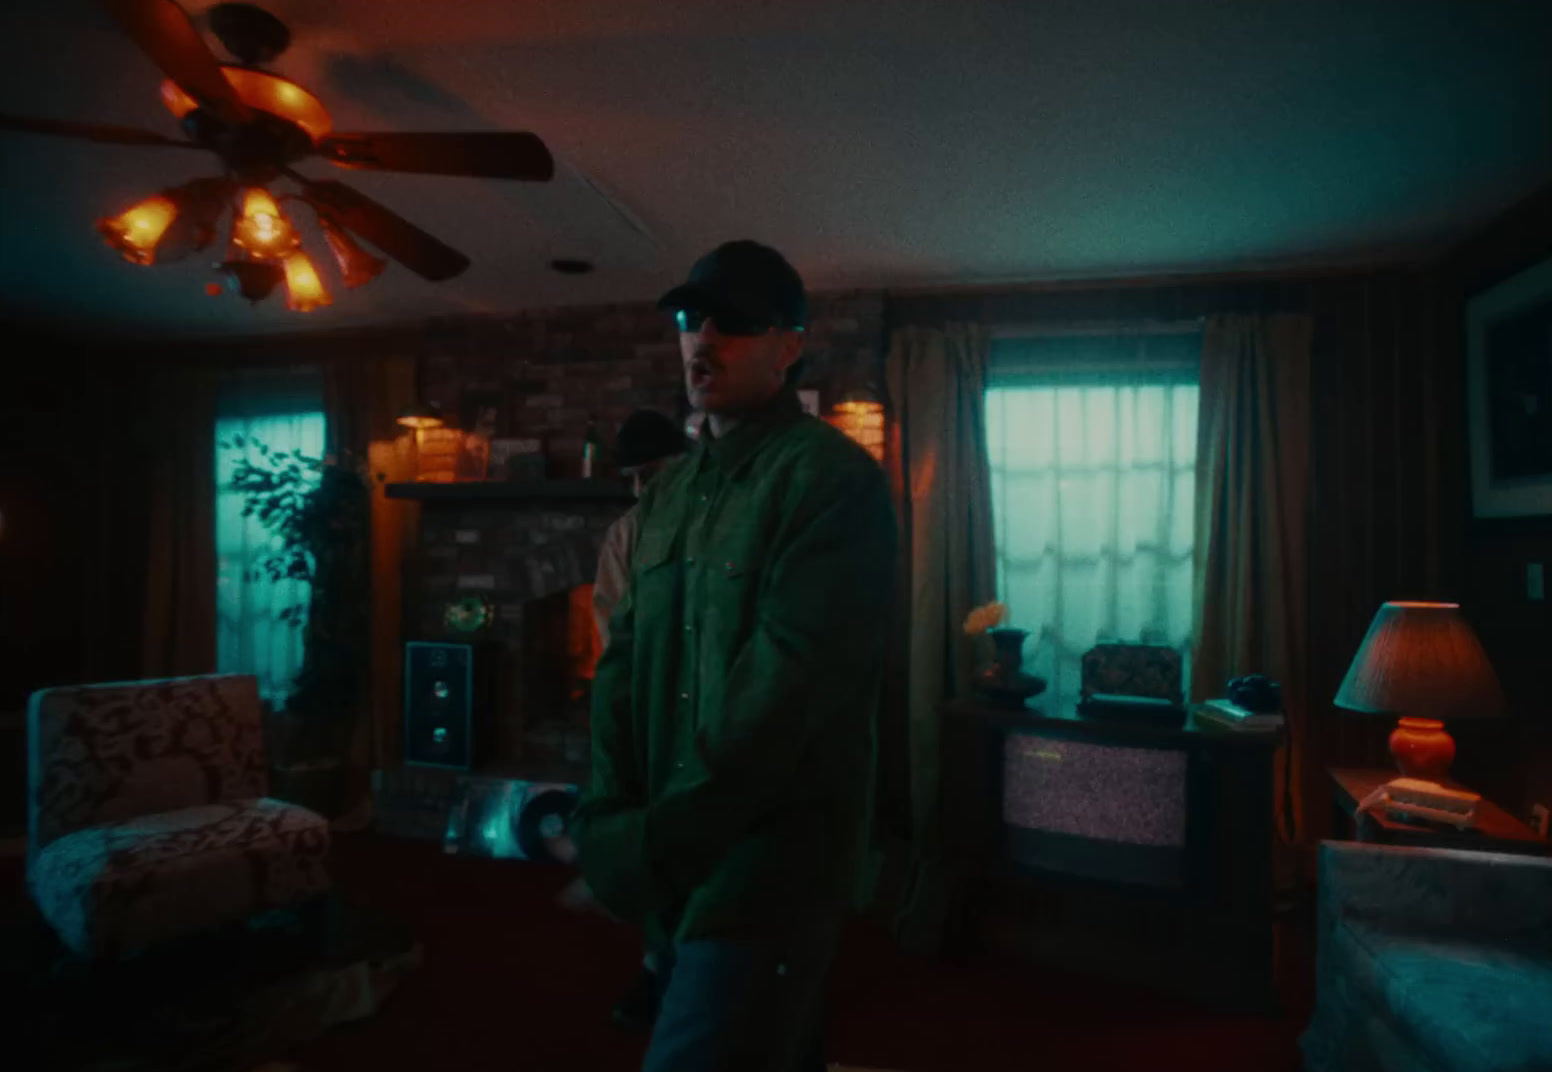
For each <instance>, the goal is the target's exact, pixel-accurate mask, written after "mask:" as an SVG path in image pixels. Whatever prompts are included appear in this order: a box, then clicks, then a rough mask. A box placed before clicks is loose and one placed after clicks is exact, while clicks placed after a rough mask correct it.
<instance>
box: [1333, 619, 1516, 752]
mask: <svg viewBox="0 0 1552 1072" xmlns="http://www.w3.org/2000/svg"><path fill="white" fill-rule="evenodd" d="M1335 702H1336V705H1337V706H1338V707H1343V708H1346V709H1348V710H1350V711H1357V712H1359V713H1362V714H1376V715H1378V714H1387V715H1392V716H1398V715H1399V716H1401V721H1400V723H1399V724H1398V725H1397V727H1396V730H1395V732H1394V733H1392V734H1391V737H1390V752H1391V755H1392V756H1393V757H1394V758H1395V760H1396V765H1397V766H1398V767H1400V768H1401V773H1402V774H1404V775H1406V776H1407V777H1409V778H1423V779H1427V780H1431V781H1432V780H1440V779H1442V778H1443V777H1444V775H1445V774H1446V772H1448V770H1449V767H1450V763H1451V762H1452V761H1453V760H1454V758H1455V742H1454V740H1453V739H1452V738H1451V737H1450V736H1449V734H1448V733H1446V732H1445V731H1444V726H1443V723H1444V722H1446V721H1452V720H1454V719H1460V718H1489V717H1492V716H1495V715H1501V714H1503V712H1504V695H1503V688H1502V687H1501V686H1500V685H1499V683H1498V675H1497V674H1495V673H1494V672H1493V667H1492V664H1491V663H1489V662H1488V661H1487V653H1486V652H1485V651H1483V650H1482V642H1481V641H1480V640H1478V639H1477V635H1476V632H1475V631H1474V630H1473V629H1472V628H1471V625H1470V623H1468V622H1467V621H1466V619H1465V618H1464V617H1462V616H1461V613H1460V606H1459V604H1456V603H1386V604H1385V605H1384V606H1382V607H1380V609H1379V611H1378V612H1377V613H1376V614H1375V615H1374V620H1373V621H1372V622H1370V623H1369V632H1368V634H1367V635H1366V636H1365V637H1364V638H1363V643H1362V644H1360V645H1359V646H1358V654H1357V655H1355V656H1353V662H1352V665H1351V666H1349V667H1348V668H1347V677H1346V678H1344V679H1343V681H1342V687H1341V688H1340V689H1338V690H1337V694H1336V701H1335Z"/></svg>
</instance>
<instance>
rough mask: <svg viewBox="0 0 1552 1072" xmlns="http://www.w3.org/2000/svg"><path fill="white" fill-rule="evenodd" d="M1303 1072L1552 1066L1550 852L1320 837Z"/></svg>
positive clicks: (1508, 1070) (1521, 1070) (1524, 1070)
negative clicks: (1519, 852) (1311, 986)
mask: <svg viewBox="0 0 1552 1072" xmlns="http://www.w3.org/2000/svg"><path fill="white" fill-rule="evenodd" d="M1318 915H1319V919H1318V929H1317V943H1318V944H1317V950H1316V962H1315V984H1316V992H1315V1013H1314V1015H1313V1016H1312V1017H1311V1018H1310V1023H1309V1028H1308V1030H1306V1031H1305V1033H1304V1036H1303V1037H1302V1038H1301V1039H1300V1044H1301V1046H1302V1047H1303V1050H1304V1059H1305V1067H1306V1068H1307V1069H1308V1070H1309V1072H1532V1070H1536V1069H1552V859H1546V858H1543V857H1535V856H1520V855H1509V854H1506V853H1491V852H1472V851H1465V850H1460V849H1427V848H1414V847H1407V846H1397V845H1366V844H1359V843H1357V842H1338V841H1328V842H1325V843H1323V844H1322V845H1321V846H1320V885H1319V902H1318Z"/></svg>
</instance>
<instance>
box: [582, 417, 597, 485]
mask: <svg viewBox="0 0 1552 1072" xmlns="http://www.w3.org/2000/svg"><path fill="white" fill-rule="evenodd" d="M597 473H598V425H597V423H596V422H595V421H593V420H591V419H590V420H589V421H588V422H587V435H585V436H584V437H583V438H582V479H583V480H591V479H592V478H593V477H594V476H596V475H597Z"/></svg>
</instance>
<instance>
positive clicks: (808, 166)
mask: <svg viewBox="0 0 1552 1072" xmlns="http://www.w3.org/2000/svg"><path fill="white" fill-rule="evenodd" d="M209 6H211V3H210V0H191V2H190V3H188V4H186V7H187V9H188V10H189V11H190V13H191V14H193V15H195V21H196V24H197V25H200V26H201V27H203V24H204V20H203V19H202V18H201V17H200V13H201V12H202V11H203V10H204V9H205V8H207V7H209ZM262 6H265V7H267V8H268V9H269V10H270V11H272V12H274V13H275V14H277V15H279V16H280V17H281V18H282V19H284V20H285V21H286V23H287V24H288V25H289V26H290V28H291V31H292V35H293V43H292V47H291V49H290V50H289V51H288V52H286V53H285V54H284V55H283V56H281V57H280V58H279V59H278V60H276V61H275V62H274V63H273V64H272V67H273V68H274V69H275V70H277V71H278V72H279V73H282V74H284V75H286V76H288V77H291V78H294V79H295V80H296V81H298V82H300V83H302V84H303V85H305V86H307V87H309V88H310V89H312V90H313V91H314V92H316V93H317V94H318V95H319V96H320V97H321V98H322V99H323V100H324V102H325V104H326V105H327V106H328V108H329V110H330V111H331V113H332V115H333V118H334V124H335V127H336V128H337V129H342V130H352V129H355V130H502V129H511V130H531V131H533V132H535V133H537V134H538V135H540V136H541V137H542V138H543V139H544V140H545V141H546V143H547V144H548V145H549V146H550V148H551V150H552V151H553V152H554V154H555V156H556V158H557V163H558V171H557V177H556V180H555V181H554V182H553V183H549V184H532V183H504V182H500V181H495V180H475V179H458V178H439V177H425V176H408V175H391V174H381V173H366V172H355V171H352V172H337V173H336V174H334V175H333V176H332V177H336V178H340V179H343V180H344V181H347V182H349V183H350V184H352V185H355V186H357V187H358V188H360V189H361V190H363V191H365V192H366V193H368V194H370V195H371V196H373V197H375V198H378V199H379V200H381V201H383V202H384V203H386V204H387V205H388V206H390V207H391V208H393V209H395V210H396V211H398V212H400V213H401V214H403V215H404V216H405V217H407V218H408V219H410V220H412V221H413V222H415V223H417V224H419V225H420V226H422V227H424V228H426V229H427V230H429V231H431V232H432V233H434V234H436V235H438V236H439V237H441V238H442V239H444V240H445V241H447V242H449V243H450V244H452V245H453V246H455V247H457V248H459V249H461V250H463V251H464V252H465V253H467V254H468V255H469V256H470V257H471V258H472V259H473V267H472V268H470V270H469V271H468V272H466V273H465V274H464V275H462V276H460V277H458V278H456V279H454V280H451V281H449V282H445V283H440V284H434V283H427V282H424V281H422V280H420V279H419V278H417V277H415V276H413V275H411V274H410V273H409V272H407V271H406V270H404V269H402V268H399V267H397V266H393V267H390V269H389V270H388V272H386V273H385V274H384V276H383V277H381V278H380V279H378V280H377V281H375V282H373V283H372V284H370V285H368V286H366V287H364V288H362V289H360V290H358V291H345V290H344V289H343V288H342V287H341V286H339V285H338V284H337V283H334V285H333V289H334V292H335V303H334V305H332V306H331V307H329V308H327V309H323V310H319V311H317V312H314V313H310V314H307V315H305V316H304V315H299V314H295V313H290V312H287V311H286V310H285V308H284V304H283V302H282V301H281V300H280V299H279V296H276V297H272V298H271V299H270V300H269V301H268V302H266V303H264V304H261V305H258V306H252V307H250V306H249V305H247V304H246V303H245V302H242V301H241V300H240V299H237V298H232V297H223V298H220V299H215V298H211V297H208V296H207V295H206V294H205V293H204V284H205V283H206V282H207V281H209V280H210V279H211V278H212V276H211V274H210V269H209V263H208V261H202V260H197V259H191V260H190V261H185V262H182V263H179V264H173V265H165V266H161V267H155V268H136V267H133V266H130V265H128V264H125V263H124V262H122V261H120V260H119V259H118V258H117V257H116V256H115V255H114V254H113V253H112V252H111V251H110V250H108V249H107V248H106V247H105V246H104V245H103V244H102V243H101V241H100V239H99V238H98V237H97V236H96V235H95V233H94V232H93V230H92V224H93V222H94V221H95V220H96V219H98V218H100V217H102V216H104V215H109V214H112V213H114V212H116V211H118V210H120V209H121V208H123V207H125V206H126V205H128V204H129V203H131V202H133V201H135V200H138V199H139V198H140V197H142V196H145V195H146V194H148V193H150V192H152V191H154V190H157V189H160V188H162V187H165V186H169V185H173V184H175V183H177V182H180V181H183V180H186V179H188V178H192V177H194V176H196V175H199V174H208V173H210V172H211V171H212V168H211V165H212V164H213V163H214V158H213V157H207V156H205V155H203V154H195V153H183V152H164V151H158V150H154V149H141V148H126V147H118V146H106V145H97V144H90V143H86V142H76V141H69V140H64V139H57V138H41V137H35V136H27V135H19V134H0V195H3V198H4V201H3V206H4V209H3V214H0V312H4V313H8V314H11V315H15V316H25V317H32V318H42V319H48V320H53V321H56V322H62V323H68V324H71V325H75V326H78V327H83V328H91V329H96V330H111V331H116V332H125V333H134V334H162V333H166V334H181V335H189V334H194V335H219V334H252V333H255V332H271V331H286V330H304V329H317V328H329V327H341V326H347V325H360V324H372V323H389V322H399V321H404V320H408V319H411V318H416V317H423V316H439V315H456V314H462V313H502V312H514V311H518V310H522V309H530V308H539V307H550V306H563V305H574V304H592V303H601V302H623V301H636V300H643V299H650V298H654V297H656V296H657V294H659V293H660V292H661V291H662V290H663V289H665V288H666V287H667V286H669V285H671V284H672V283H674V282H676V281H677V280H678V278H679V277H680V276H682V274H683V272H684V271H685V270H686V268H687V267H688V265H689V264H690V262H691V261H693V260H694V258H695V257H696V256H697V255H698V254H699V253H701V252H704V251H705V250H706V249H708V248H710V247H711V246H713V245H715V244H716V243H718V242H720V241H723V240H725V239H728V238H741V237H751V238H757V239H761V240H763V241H767V242H770V243H772V244H774V245H776V246H777V247H779V248H780V249H782V250H783V251H784V252H786V253H787V255H788V256H789V257H790V258H791V259H792V261H793V263H794V264H796V265H797V267H798V269H799V270H800V271H801V272H802V273H803V274H804V276H805V278H806V279H807V280H808V283H809V285H810V287H811V289H815V290H826V289H841V288H850V287H921V286H936V285H949V284H975V283H1007V282H1017V281H1026V280H1028V281H1034V280H1048V279H1057V278H1077V277H1099V276H1104V277H1119V276H1132V275H1141V274H1157V273H1173V272H1205V271H1220V270H1239V269H1262V268H1276V267H1285V266H1286V267H1295V266H1299V267H1302V266H1313V265H1332V264H1345V263H1354V262H1361V261H1374V260H1381V259H1385V258H1389V257H1396V256H1407V255H1415V254H1417V253H1418V252H1419V251H1426V250H1432V249H1436V248H1438V246H1439V244H1440V243H1442V242H1446V241H1449V240H1452V239H1454V238H1457V237H1459V236H1460V235H1461V234H1463V233H1464V232H1466V231H1468V230H1469V229H1471V228H1472V227H1475V226H1478V225H1480V223H1481V222H1483V221H1484V220H1485V219H1486V218H1488V217H1489V216H1491V215H1492V214H1494V213H1495V212H1497V211H1499V210H1501V209H1503V208H1504V207H1506V206H1507V205H1508V204H1510V203H1512V202H1513V201H1514V200H1516V199H1518V198H1519V197H1522V196H1524V195H1526V194H1527V193H1529V192H1531V191H1532V190H1534V189H1535V188H1537V187H1538V186H1540V185H1542V184H1544V183H1546V182H1548V181H1552V52H1549V48H1548V46H1549V43H1552V3H1549V2H1546V0H1538V2H1530V0H1526V2H1518V3H1516V2H1507V0H1340V2H1338V0H1287V2H1284V0H1072V2H1067V0H1063V2H1034V0H1024V2H1012V0H1006V2H995V0H980V2H971V0H940V2H931V0H877V2H868V0H801V2H785V3H769V2H759V0H677V2H674V0H659V2H656V3H648V2H644V0H526V2H516V0H439V2H426V0H267V2H265V3H264V4H263V5H262ZM207 40H208V41H210V43H211V45H212V48H213V49H216V50H217V51H218V54H221V53H219V48H220V46H219V44H218V43H216V42H215V41H214V39H213V38H211V37H209V36H208V34H207ZM0 41H4V42H5V45H6V50H7V56H6V62H5V63H4V64H0V111H4V112H11V113H20V114H31V115H39V116H45V117H49V118H60V119H81V120H96V121H101V122H110V123H119V124H128V125H134V126H139V127H143V128H145V129H148V130H153V131H157V132H160V133H163V134H167V135H176V134H177V129H176V125H175V123H174V121H173V120H172V118H171V117H170V116H169V115H168V114H167V113H166V112H165V111H164V110H163V109H162V107H161V105H160V103H159V101H158V97H157V86H158V84H159V81H160V75H159V74H158V72H157V71H156V70H155V68H154V67H153V66H152V64H151V63H150V61H149V60H147V59H145V58H144V57H143V56H142V55H140V54H139V53H138V52H137V51H136V50H135V49H134V48H133V46H131V45H130V44H129V43H128V41H127V40H125V39H123V38H122V37H120V36H119V35H118V34H117V32H116V31H115V29H114V28H113V26H112V24H111V23H110V22H109V20H108V18H107V17H106V16H105V15H103V14H102V13H101V12H100V11H99V10H98V9H97V8H96V7H95V6H94V5H93V4H92V3H90V0H7V2H5V3H4V4H0ZM221 55H222V58H225V57H224V54H221ZM304 170H306V171H308V172H309V173H310V174H314V175H326V174H328V173H329V172H334V171H336V169H334V168H332V167H331V166H330V165H328V164H325V163H322V162H312V163H310V164H309V165H307V166H306V167H305V168H304ZM556 257H581V258H586V259H589V260H592V261H594V262H595V263H596V264H597V266H598V268H597V271H596V272H594V273H593V274H591V275H588V276H582V277H575V276H562V275H558V274H556V273H554V272H553V271H551V270H550V269H549V268H548V267H547V265H548V262H549V261H550V260H551V259H553V258H556ZM332 278H333V277H332V276H329V275H326V276H325V280H326V282H328V281H330V280H331V279H332Z"/></svg>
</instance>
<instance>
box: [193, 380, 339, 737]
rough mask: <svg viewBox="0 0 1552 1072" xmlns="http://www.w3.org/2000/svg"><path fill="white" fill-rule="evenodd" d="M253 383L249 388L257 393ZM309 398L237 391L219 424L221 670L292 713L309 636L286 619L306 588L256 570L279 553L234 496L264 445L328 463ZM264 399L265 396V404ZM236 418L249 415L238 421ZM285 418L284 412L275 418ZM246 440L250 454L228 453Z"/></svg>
mask: <svg viewBox="0 0 1552 1072" xmlns="http://www.w3.org/2000/svg"><path fill="white" fill-rule="evenodd" d="M254 386H255V384H254V383H252V382H249V383H246V384H244V385H242V387H246V388H247V389H249V390H251V389H252V388H253V387H254ZM308 394H309V392H304V393H303V394H302V396H301V397H297V395H296V394H295V393H294V392H286V393H284V394H283V395H278V396H272V397H269V398H268V399H265V400H264V401H263V402H260V401H259V400H258V399H257V398H256V397H255V396H254V395H252V394H245V393H243V392H242V388H241V387H234V389H233V396H232V398H230V399H228V400H226V401H223V405H222V410H223V412H224V413H227V414H228V415H225V416H221V417H218V419H217V421H216V457H215V463H216V464H215V474H216V666H217V669H218V670H219V671H220V672H221V673H223V674H253V675H255V676H257V677H258V679H259V696H260V698H261V699H263V700H265V701H266V702H267V703H268V704H269V705H270V707H271V708H272V709H274V710H279V709H281V708H283V707H284V706H285V702H286V698H287V696H288V695H289V694H290V692H291V686H292V682H293V681H294V679H295V678H296V674H297V671H298V670H300V669H301V666H302V629H301V628H299V627H298V626H296V625H293V624H291V623H290V622H286V621H282V620H281V619H280V612H281V611H282V610H283V609H284V608H286V607H289V606H294V605H296V604H298V603H302V604H305V603H306V601H307V590H308V585H307V582H306V581H296V580H281V581H278V582H276V581H271V580H270V579H269V578H268V577H267V576H265V575H264V574H263V573H258V574H257V575H255V573H254V569H255V567H256V566H257V564H258V563H259V561H260V560H261V559H263V558H264V556H265V555H266V554H268V553H270V552H272V551H274V550H278V549H279V547H280V543H279V540H278V539H277V538H276V537H275V536H274V535H272V534H271V533H270V532H269V530H268V529H266V528H265V527H264V526H263V525H262V524H260V522H259V519H258V518H256V517H244V516H243V498H244V497H243V495H242V494H241V493H239V492H237V491H236V490H234V489H233V488H232V475H233V472H234V471H235V469H236V467H237V463H238V461H239V460H240V459H241V458H243V457H245V456H246V457H247V458H248V459H250V460H251V461H254V462H255V463H257V462H259V461H260V460H261V458H262V455H261V454H260V452H259V450H258V447H257V444H260V443H262V444H264V445H265V446H266V447H268V448H269V449H270V450H271V451H272V452H273V451H299V452H300V453H302V454H303V455H305V456H307V457H312V458H321V457H323V452H324V434H325V430H326V425H325V420H324V415H323V412H322V407H321V404H320V403H319V402H318V401H317V399H316V397H313V398H309V397H308ZM259 398H262V396H259ZM233 410H246V411H247V412H246V413H241V414H238V415H231V411H233ZM274 410H278V412H273V411H274ZM236 436H241V437H242V442H243V446H242V447H240V448H239V447H233V446H228V445H227V444H231V443H232V442H233V439H234V437H236Z"/></svg>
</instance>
